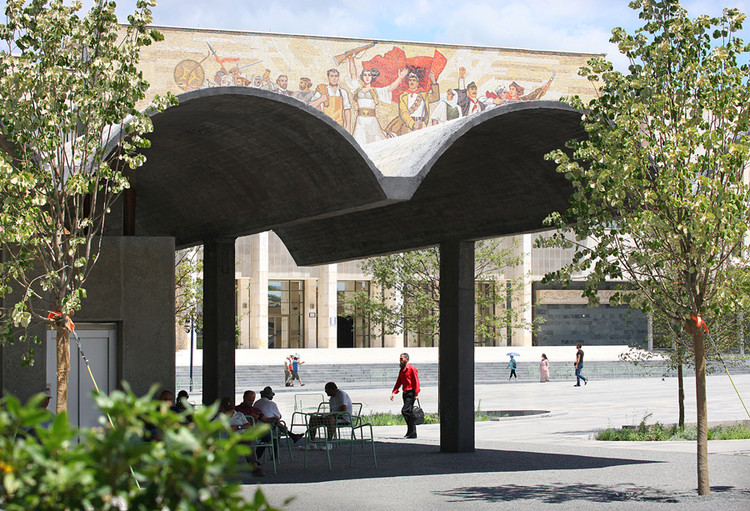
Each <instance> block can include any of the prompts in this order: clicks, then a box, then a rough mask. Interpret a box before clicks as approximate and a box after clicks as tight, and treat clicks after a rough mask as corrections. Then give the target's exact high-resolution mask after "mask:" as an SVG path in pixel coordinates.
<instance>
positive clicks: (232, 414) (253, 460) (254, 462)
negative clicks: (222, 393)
mask: <svg viewBox="0 0 750 511" xmlns="http://www.w3.org/2000/svg"><path fill="white" fill-rule="evenodd" d="M219 413H220V414H224V415H226V416H227V417H229V427H230V428H231V429H232V431H238V432H242V431H246V430H248V429H250V428H251V427H252V424H250V422H249V421H248V420H247V418H246V417H245V415H244V414H242V413H240V412H238V411H236V410H235V409H234V404H233V403H232V400H231V399H229V398H228V397H223V398H221V401H220V403H219ZM217 419H218V416H217ZM214 420H216V419H214ZM248 443H249V444H250V447H251V448H252V451H251V452H250V454H248V455H246V456H245V459H246V460H247V462H248V463H249V464H250V465H251V466H252V467H253V472H252V473H253V475H254V476H258V477H262V476H264V475H265V474H264V473H263V470H262V469H261V468H260V463H259V462H258V457H257V456H256V455H255V442H253V441H249V442H248Z"/></svg>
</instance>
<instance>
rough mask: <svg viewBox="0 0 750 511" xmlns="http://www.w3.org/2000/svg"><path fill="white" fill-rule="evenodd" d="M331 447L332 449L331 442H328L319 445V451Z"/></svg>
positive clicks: (327, 449)
mask: <svg viewBox="0 0 750 511" xmlns="http://www.w3.org/2000/svg"><path fill="white" fill-rule="evenodd" d="M331 449H333V444H329V443H328V442H326V443H325V445H321V446H320V450H321V451H330V450H331Z"/></svg>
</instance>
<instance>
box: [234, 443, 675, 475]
mask: <svg viewBox="0 0 750 511" xmlns="http://www.w3.org/2000/svg"><path fill="white" fill-rule="evenodd" d="M375 451H376V454H377V459H378V468H375V467H374V466H373V461H372V454H371V451H370V450H369V446H368V447H367V448H364V449H363V448H361V447H359V446H356V447H355V448H354V466H349V449H348V448H342V447H338V448H335V449H333V450H332V451H331V467H332V470H330V471H329V470H328V465H327V462H326V456H325V452H323V451H311V452H308V467H307V469H305V467H304V451H300V450H295V451H294V460H289V456H288V453H287V452H286V451H285V449H284V448H283V447H282V452H281V463H280V464H279V466H278V473H277V474H274V473H273V468H272V465H271V462H270V460H266V461H265V462H264V464H263V468H264V470H265V472H266V477H264V478H263V479H262V480H259V479H255V478H253V477H252V476H249V475H247V476H246V477H242V482H243V483H250V484H252V483H255V482H262V483H273V484H285V483H311V482H326V481H334V480H349V479H368V478H382V477H386V478H390V477H400V476H408V477H413V476H425V475H436V474H467V473H477V472H480V473H481V472H484V473H489V472H497V473H503V472H520V471H535V470H581V469H595V468H605V467H612V466H618V465H640V464H646V463H661V462H659V461H651V460H636V459H627V458H610V457H594V456H583V455H572V454H554V453H539V452H530V451H517V450H514V451H511V450H507V451H506V450H493V449H477V450H476V451H475V452H473V453H442V452H440V448H439V447H438V446H435V445H425V444H414V443H408V444H407V443H393V442H376V444H375Z"/></svg>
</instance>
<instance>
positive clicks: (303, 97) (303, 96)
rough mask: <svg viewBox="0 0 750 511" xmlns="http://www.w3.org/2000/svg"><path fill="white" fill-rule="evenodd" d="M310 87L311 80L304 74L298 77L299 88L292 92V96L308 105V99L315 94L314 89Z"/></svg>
mask: <svg viewBox="0 0 750 511" xmlns="http://www.w3.org/2000/svg"><path fill="white" fill-rule="evenodd" d="M311 89H312V80H310V79H309V78H307V77H306V76H303V77H302V78H300V79H299V90H298V91H297V92H295V93H294V94H293V97H294V98H295V99H299V100H300V101H302V102H303V103H304V104H306V105H309V104H310V100H311V99H312V98H313V95H314V94H315V91H314V90H311Z"/></svg>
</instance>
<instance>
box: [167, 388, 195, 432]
mask: <svg viewBox="0 0 750 511" xmlns="http://www.w3.org/2000/svg"><path fill="white" fill-rule="evenodd" d="M189 397H190V396H189V395H188V393H187V390H181V391H179V392H178V393H177V401H176V402H175V404H174V405H172V407H171V408H170V410H172V411H173V412H174V413H182V412H184V411H185V410H187V407H186V406H185V405H186V404H187V402H188V398H189ZM185 422H186V423H187V424H190V423H191V422H193V416H192V415H187V416H186V417H185Z"/></svg>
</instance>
